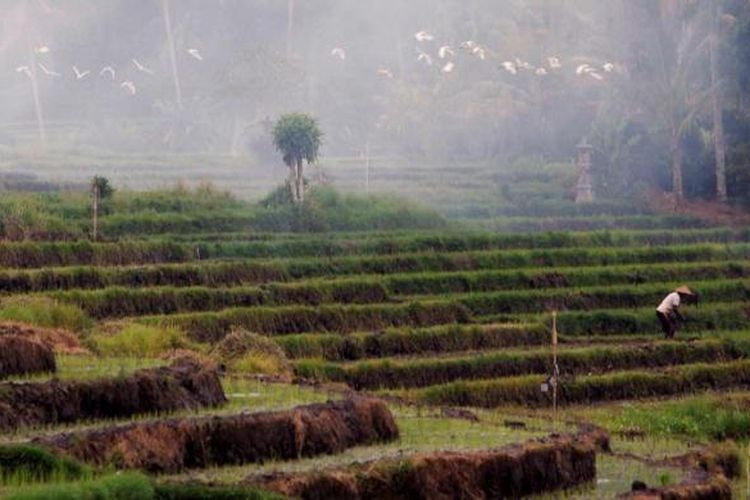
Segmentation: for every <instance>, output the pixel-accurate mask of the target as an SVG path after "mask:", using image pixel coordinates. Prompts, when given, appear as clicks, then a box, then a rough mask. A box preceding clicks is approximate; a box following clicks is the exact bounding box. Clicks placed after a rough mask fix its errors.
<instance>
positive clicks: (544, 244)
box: [178, 228, 750, 258]
mask: <svg viewBox="0 0 750 500" xmlns="http://www.w3.org/2000/svg"><path fill="white" fill-rule="evenodd" d="M414 233H415V231H411V232H409V233H408V234H404V233H387V232H366V233H333V234H331V235H326V236H325V237H320V236H303V237H300V236H297V235H294V236H293V237H289V236H288V235H280V236H282V237H283V238H279V237H276V238H266V239H265V241H254V242H251V241H248V240H252V239H257V238H256V235H255V233H249V234H246V235H244V236H243V235H242V234H230V235H227V234H214V235H192V236H191V235H187V236H185V235H183V236H182V237H180V238H178V241H190V242H191V243H193V244H195V245H199V244H205V245H206V250H207V251H209V252H210V250H211V248H214V249H217V251H218V252H219V253H222V248H235V249H236V250H235V251H236V252H238V253H239V252H242V255H243V256H246V257H265V258H271V257H273V258H298V257H323V256H325V257H333V256H346V255H349V256H354V255H364V254H368V255H384V254H388V255H395V254H400V253H421V252H476V251H489V250H524V249H527V250H528V249H560V248H573V247H624V246H654V245H686V244H697V243H725V244H728V243H743V242H744V243H748V242H750V229H747V228H745V229H738V230H735V229H729V228H715V229H696V230H673V231H664V230H658V231H598V232H590V233H573V232H569V231H564V232H549V233H538V234H523V233H515V234H513V233H511V234H508V233H490V232H462V231H453V232H451V231H450V230H444V231H440V232H419V231H416V234H414ZM232 241H233V242H234V243H235V244H236V246H234V247H232V246H225V243H227V242H232ZM208 242H214V243H215V242H220V243H219V244H218V246H212V245H211V244H210V243H208ZM239 248H241V250H239ZM225 251H226V250H224V252H225ZM215 253H216V252H215Z"/></svg>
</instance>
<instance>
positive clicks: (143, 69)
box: [131, 59, 154, 75]
mask: <svg viewBox="0 0 750 500" xmlns="http://www.w3.org/2000/svg"><path fill="white" fill-rule="evenodd" d="M131 61H133V64H135V67H136V68H137V69H138V71H143V72H144V73H148V74H149V75H153V74H154V72H153V71H151V70H150V69H148V68H147V67H146V66H144V65H143V64H141V63H140V62H138V59H131Z"/></svg>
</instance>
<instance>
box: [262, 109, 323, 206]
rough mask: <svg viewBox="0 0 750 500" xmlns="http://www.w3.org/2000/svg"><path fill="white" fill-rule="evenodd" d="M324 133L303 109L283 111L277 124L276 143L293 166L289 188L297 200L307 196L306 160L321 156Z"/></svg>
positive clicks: (275, 127) (294, 200) (295, 202)
mask: <svg viewBox="0 0 750 500" xmlns="http://www.w3.org/2000/svg"><path fill="white" fill-rule="evenodd" d="M322 136H323V134H322V132H321V131H320V128H319V127H318V123H317V122H316V121H315V119H314V118H312V117H311V116H309V115H306V114H303V113H288V114H286V115H283V116H282V117H281V118H279V120H278V121H277V122H276V125H274V127H273V143H274V146H276V149H278V150H279V151H280V152H281V154H282V155H283V159H284V164H285V165H286V166H287V167H289V191H290V193H291V197H292V202H294V204H297V205H298V204H300V203H302V202H303V201H304V200H305V184H304V177H303V168H304V162H305V161H307V163H308V164H310V163H313V162H314V161H315V160H316V159H317V158H318V150H319V149H320V143H321V138H322Z"/></svg>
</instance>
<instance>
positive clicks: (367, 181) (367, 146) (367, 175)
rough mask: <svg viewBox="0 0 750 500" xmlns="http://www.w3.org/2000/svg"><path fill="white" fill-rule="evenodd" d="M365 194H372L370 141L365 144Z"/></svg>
mask: <svg viewBox="0 0 750 500" xmlns="http://www.w3.org/2000/svg"><path fill="white" fill-rule="evenodd" d="M365 193H368V194H369V193H370V141H367V142H365Z"/></svg>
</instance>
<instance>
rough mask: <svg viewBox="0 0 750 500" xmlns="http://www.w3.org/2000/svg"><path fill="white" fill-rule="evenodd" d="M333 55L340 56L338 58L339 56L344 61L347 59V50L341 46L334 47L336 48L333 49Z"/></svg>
mask: <svg viewBox="0 0 750 500" xmlns="http://www.w3.org/2000/svg"><path fill="white" fill-rule="evenodd" d="M331 55H332V56H333V57H338V58H339V59H341V60H342V61H345V60H346V51H345V50H344V49H342V48H341V47H334V48H333V49H332V50H331Z"/></svg>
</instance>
